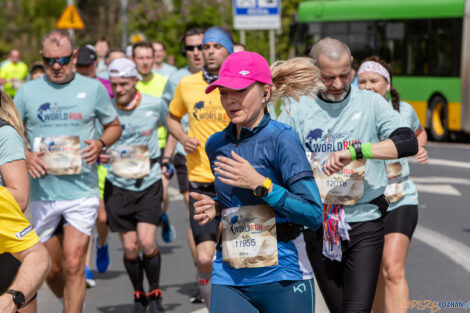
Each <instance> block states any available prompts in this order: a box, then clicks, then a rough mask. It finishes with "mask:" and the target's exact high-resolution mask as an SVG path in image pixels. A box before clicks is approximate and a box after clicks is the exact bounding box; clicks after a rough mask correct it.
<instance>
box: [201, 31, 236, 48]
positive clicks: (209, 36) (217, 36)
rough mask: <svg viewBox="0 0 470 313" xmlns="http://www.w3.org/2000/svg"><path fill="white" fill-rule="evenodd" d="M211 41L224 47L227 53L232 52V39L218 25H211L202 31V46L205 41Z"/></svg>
mask: <svg viewBox="0 0 470 313" xmlns="http://www.w3.org/2000/svg"><path fill="white" fill-rule="evenodd" d="M211 41H214V42H217V43H218V44H220V45H222V46H223V47H224V48H225V49H227V51H228V53H230V54H232V53H233V41H232V39H231V38H230V37H229V36H228V35H227V33H226V32H225V31H224V30H223V29H221V28H220V27H217V26H214V27H211V28H209V29H208V30H207V31H206V32H205V33H204V39H203V40H202V45H203V46H204V45H205V44H206V43H208V42H211Z"/></svg>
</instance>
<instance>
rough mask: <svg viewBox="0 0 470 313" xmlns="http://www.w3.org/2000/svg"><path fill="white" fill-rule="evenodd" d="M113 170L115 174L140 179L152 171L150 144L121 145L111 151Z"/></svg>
mask: <svg viewBox="0 0 470 313" xmlns="http://www.w3.org/2000/svg"><path fill="white" fill-rule="evenodd" d="M111 160H112V171H113V173H114V174H116V175H118V176H121V177H124V178H128V179H139V178H142V177H144V176H147V175H148V174H149V173H150V157H149V149H148V146H146V145H142V146H131V145H120V146H117V147H116V148H114V149H113V151H112V152H111Z"/></svg>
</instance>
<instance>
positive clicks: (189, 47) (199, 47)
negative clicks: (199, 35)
mask: <svg viewBox="0 0 470 313" xmlns="http://www.w3.org/2000/svg"><path fill="white" fill-rule="evenodd" d="M184 48H185V49H186V51H194V49H196V48H197V49H198V50H199V51H202V45H198V46H184Z"/></svg>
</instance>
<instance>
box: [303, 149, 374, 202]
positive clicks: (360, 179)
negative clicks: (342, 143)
mask: <svg viewBox="0 0 470 313" xmlns="http://www.w3.org/2000/svg"><path fill="white" fill-rule="evenodd" d="M307 159H308V160H309V162H310V165H311V166H312V171H313V176H314V177H315V182H316V183H317V186H318V189H319V191H320V197H321V199H322V203H323V204H342V205H354V204H355V203H356V202H357V201H358V200H359V199H360V198H361V197H362V195H363V194H364V174H365V164H366V163H365V162H366V161H365V160H359V161H357V160H356V161H352V162H351V163H349V164H348V165H347V166H345V167H344V168H343V169H342V170H341V171H340V172H338V173H335V174H333V175H331V176H328V175H326V174H325V172H324V171H323V166H322V165H323V163H324V162H325V161H326V160H327V159H328V154H324V155H322V157H321V158H318V157H316V156H315V154H314V153H312V152H307Z"/></svg>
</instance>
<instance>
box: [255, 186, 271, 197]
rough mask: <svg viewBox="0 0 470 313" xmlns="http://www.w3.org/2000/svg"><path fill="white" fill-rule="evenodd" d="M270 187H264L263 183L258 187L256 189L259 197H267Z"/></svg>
mask: <svg viewBox="0 0 470 313" xmlns="http://www.w3.org/2000/svg"><path fill="white" fill-rule="evenodd" d="M268 191H269V190H268V189H267V188H266V187H264V186H263V185H261V186H258V187H256V189H255V194H256V195H257V196H258V197H266V196H267V195H268Z"/></svg>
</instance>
